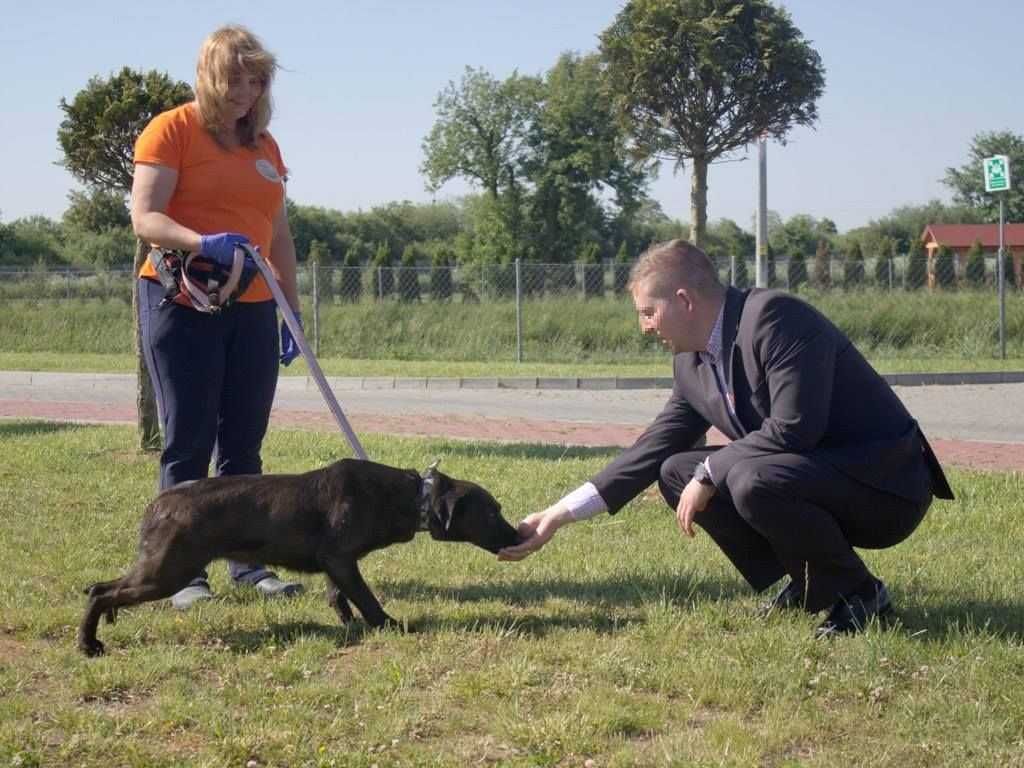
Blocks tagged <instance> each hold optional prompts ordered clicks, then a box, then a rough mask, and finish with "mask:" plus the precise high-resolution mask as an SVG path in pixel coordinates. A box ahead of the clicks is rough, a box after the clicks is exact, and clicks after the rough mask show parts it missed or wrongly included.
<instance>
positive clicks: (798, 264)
mask: <svg viewBox="0 0 1024 768" xmlns="http://www.w3.org/2000/svg"><path fill="white" fill-rule="evenodd" d="M786 281H787V282H788V283H789V290H791V291H792V292H793V293H796V292H797V291H799V290H800V286H801V285H803V284H804V283H806V282H807V257H806V256H804V254H803V252H802V251H795V252H794V253H792V254H791V255H790V257H789V271H788V272H787V273H786Z"/></svg>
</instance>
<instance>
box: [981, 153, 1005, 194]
mask: <svg viewBox="0 0 1024 768" xmlns="http://www.w3.org/2000/svg"><path fill="white" fill-rule="evenodd" d="M981 165H982V167H983V168H984V169H985V191H986V192H1005V191H1006V190H1008V189H1009V188H1010V158H1008V157H1007V156H1006V155H993V156H992V157H986V158H985V159H984V160H982V161H981Z"/></svg>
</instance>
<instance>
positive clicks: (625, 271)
mask: <svg viewBox="0 0 1024 768" xmlns="http://www.w3.org/2000/svg"><path fill="white" fill-rule="evenodd" d="M632 262H633V259H632V258H631V257H630V255H629V248H628V247H626V241H625V240H623V241H622V243H621V244H620V245H619V250H617V251H616V252H615V259H614V260H613V262H612V290H613V291H614V293H615V295H616V296H621V295H622V294H624V293H625V292H626V285H628V284H629V272H630V270H631V269H632Z"/></svg>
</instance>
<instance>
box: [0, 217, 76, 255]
mask: <svg viewBox="0 0 1024 768" xmlns="http://www.w3.org/2000/svg"><path fill="white" fill-rule="evenodd" d="M5 229H6V235H5V239H6V241H7V244H6V248H7V249H9V250H8V252H7V254H5V258H4V262H3V263H4V264H5V265H6V266H12V267H28V266H35V265H42V266H44V267H53V266H58V265H61V264H64V263H66V259H65V257H64V231H63V230H62V229H61V226H60V225H59V224H58V223H57V222H55V221H53V220H52V219H48V218H47V217H45V216H26V217H24V218H21V219H15V220H14V221H12V222H11V223H10V224H9V225H7V227H6V228H5Z"/></svg>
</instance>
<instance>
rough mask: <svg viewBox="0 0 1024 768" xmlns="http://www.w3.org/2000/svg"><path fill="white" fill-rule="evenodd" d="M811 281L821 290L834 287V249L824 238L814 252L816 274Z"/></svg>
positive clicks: (819, 241)
mask: <svg viewBox="0 0 1024 768" xmlns="http://www.w3.org/2000/svg"><path fill="white" fill-rule="evenodd" d="M811 280H812V282H813V283H814V285H815V287H817V288H820V289H821V290H826V289H828V288H829V287H831V285H832V249H831V247H830V246H829V244H828V240H826V239H825V238H824V237H822V238H820V239H819V240H818V248H817V250H816V251H815V252H814V274H813V275H812V276H811Z"/></svg>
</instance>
